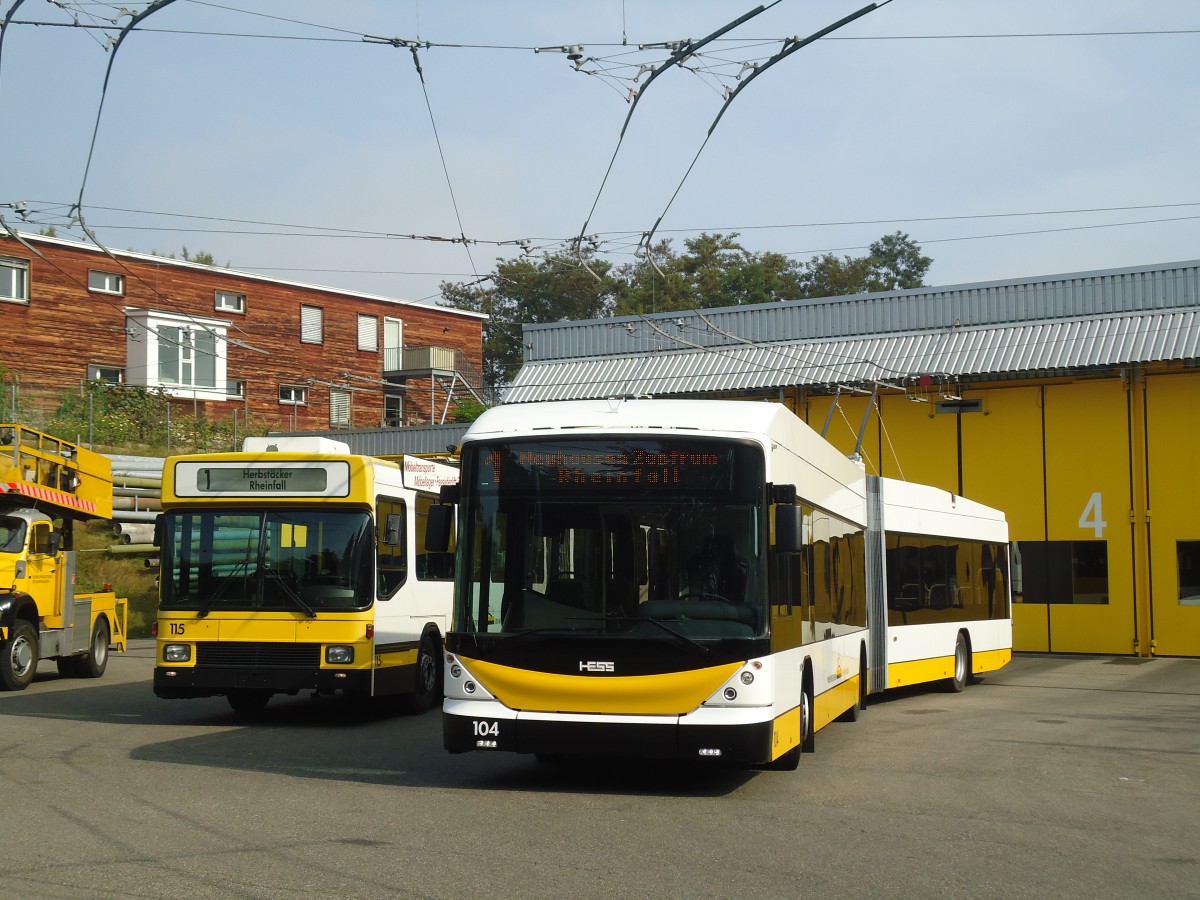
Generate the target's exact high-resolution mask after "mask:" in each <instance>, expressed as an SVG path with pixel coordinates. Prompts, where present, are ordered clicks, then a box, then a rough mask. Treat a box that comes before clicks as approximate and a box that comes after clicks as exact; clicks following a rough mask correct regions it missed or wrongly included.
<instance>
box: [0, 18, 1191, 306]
mask: <svg viewBox="0 0 1200 900" xmlns="http://www.w3.org/2000/svg"><path fill="white" fill-rule="evenodd" d="M13 3H14V0H0V11H2V13H8V11H9V10H10V9H11V8H12V6H13ZM124 6H125V7H126V8H128V9H131V10H135V11H141V10H143V9H145V8H146V4H145V3H134V2H129V0H126V2H125V3H124ZM861 6H862V3H861V0H781V2H778V3H775V4H774V5H770V6H769V8H768V9H766V10H765V11H764V12H762V13H761V14H759V15H757V16H755V17H753V18H750V19H749V20H748V21H746V22H745V23H743V24H741V25H739V26H738V27H736V28H733V29H732V30H730V31H729V32H728V33H726V34H725V35H724V36H723V38H721V39H720V40H717V41H714V42H712V43H710V44H708V45H707V46H705V47H703V48H702V49H701V50H700V51H699V52H698V53H697V54H696V55H694V56H692V57H689V58H688V59H686V60H684V61H683V63H682V64H681V65H680V66H674V67H670V68H667V69H664V70H663V71H662V72H661V73H660V74H659V75H658V76H657V77H656V78H655V79H654V81H653V83H651V84H650V85H649V86H648V87H647V86H646V84H647V80H648V78H649V77H650V73H651V72H652V71H653V70H654V67H656V66H660V65H661V64H662V63H663V62H664V61H665V60H667V59H668V57H669V56H670V54H671V52H672V51H671V50H670V49H668V48H666V47H665V45H667V44H669V43H670V42H675V41H681V40H686V39H693V40H697V41H698V40H700V39H702V38H705V37H707V36H708V35H710V34H712V33H713V32H714V31H716V30H718V29H720V28H722V27H724V26H726V25H727V24H729V23H731V22H733V21H734V20H736V19H738V18H739V17H741V16H743V15H746V14H748V13H750V12H751V11H752V10H753V9H754V5H753V3H751V2H744V3H738V2H726V0H656V2H651V0H528V2H526V0H489V2H482V0H479V2H475V0H461V2H460V0H441V2H432V0H424V2H418V0H338V2H333V0H287V2H284V0H224V2H220V3H216V2H213V3H208V2H199V0H175V2H173V3H170V4H169V5H167V6H165V7H162V8H161V9H159V10H158V11H156V12H154V13H153V14H151V15H149V16H147V17H145V18H144V19H143V20H142V21H141V22H140V24H139V28H141V29H142V30H140V31H134V32H132V33H130V34H129V35H128V36H127V37H126V38H125V39H124V40H123V41H122V43H121V44H120V46H119V49H118V50H117V52H116V53H115V55H114V54H113V51H112V50H111V49H108V50H106V49H105V45H106V38H107V36H110V35H111V36H114V37H115V36H116V35H117V34H118V33H119V28H118V27H114V26H112V25H111V22H109V23H106V22H105V19H109V20H111V19H113V18H115V17H116V16H117V13H118V11H119V10H120V9H121V7H122V4H120V3H118V4H115V5H110V4H105V3H97V2H67V0H59V2H55V3H51V2H49V0H25V2H24V3H23V5H21V6H20V7H19V8H18V9H17V10H16V13H15V14H14V15H13V23H12V24H11V25H10V26H9V28H8V29H7V31H6V33H5V36H4V43H3V46H2V55H0V114H2V116H3V122H4V130H3V133H4V137H3V140H2V141H0V154H2V157H0V158H2V159H3V165H2V166H0V215H2V216H3V217H4V219H5V221H6V222H8V223H9V224H11V225H13V226H15V227H17V228H19V229H21V230H24V231H37V230H39V229H40V228H42V227H45V226H48V225H53V226H54V227H55V228H56V229H57V233H58V235H59V236H60V237H79V238H83V239H86V238H85V235H84V233H83V231H82V230H81V229H80V228H79V227H77V226H72V225H71V219H70V213H71V208H72V205H73V204H75V203H76V202H77V201H79V200H80V199H82V204H81V207H80V208H81V209H82V213H83V219H84V221H85V222H86V223H87V225H88V226H89V227H90V228H91V229H92V230H93V232H94V233H95V235H96V237H97V238H98V239H99V240H100V241H101V242H102V243H103V244H105V245H106V246H108V247H110V248H114V249H134V250H140V251H147V252H149V251H154V252H159V253H163V254H168V253H174V254H175V255H177V256H179V255H180V254H181V250H182V248H183V247H185V246H186V247H187V248H188V249H189V251H191V252H196V251H199V250H204V251H208V252H211V253H212V254H213V255H214V256H215V257H216V261H217V262H218V263H219V264H226V263H228V264H230V265H231V266H232V267H233V268H235V269H239V270H243V271H252V272H261V273H264V274H267V275H271V276H276V277H280V278H285V279H289V280H295V281H302V282H306V283H312V284H325V285H331V286H335V287H339V288H345V289H350V290H358V291H365V292H369V293H374V294H382V295H385V296H389V297H395V298H400V299H407V300H420V299H424V298H431V299H433V298H436V296H437V294H438V285H439V284H440V283H441V282H442V281H467V280H471V279H473V278H474V277H475V276H476V275H486V274H487V273H489V272H490V271H492V269H493V268H494V266H495V262H496V259H497V258H498V257H505V258H508V257H511V256H514V255H517V254H520V253H522V252H524V251H523V250H522V247H521V246H520V245H521V244H522V243H523V244H524V245H525V247H527V248H528V249H529V251H530V252H532V253H535V254H537V253H540V252H542V251H545V250H561V249H564V248H565V247H567V246H569V245H570V242H571V240H572V238H574V237H575V236H577V235H579V234H580V233H581V232H583V231H584V230H585V229H584V225H585V222H586V223H587V227H586V233H587V234H588V235H595V236H596V239H597V240H598V242H599V248H600V252H601V253H602V254H605V255H606V256H607V257H608V258H609V259H611V260H612V261H613V262H614V263H616V264H620V263H622V262H627V261H629V260H631V259H632V258H633V254H634V252H635V250H636V247H637V244H638V241H639V237H640V236H641V235H642V234H643V233H645V232H647V231H649V230H650V229H651V228H652V227H653V226H654V225H655V222H656V221H657V220H658V219H659V217H660V216H661V217H662V221H661V224H659V226H658V230H657V232H656V237H667V238H671V239H672V240H673V242H674V244H675V246H676V247H677V248H678V249H682V247H683V241H684V240H685V239H686V238H688V237H691V236H694V235H696V234H698V233H700V232H701V231H709V232H714V231H719V232H722V233H729V232H733V231H736V232H739V233H740V235H741V241H742V242H743V244H744V245H745V246H746V247H748V248H749V249H752V250H774V251H779V252H783V253H788V254H793V255H795V256H796V257H797V258H798V259H802V260H803V259H808V258H809V257H811V256H812V255H814V254H818V253H822V252H825V251H834V252H837V253H839V254H841V253H845V254H850V255H861V254H863V253H865V252H866V246H867V245H868V244H870V243H871V241H873V240H875V239H877V238H879V237H880V236H881V235H883V234H887V233H890V232H893V231H896V230H902V231H905V232H907V233H908V234H909V235H910V236H911V237H912V238H914V239H915V240H916V241H918V242H919V243H920V244H921V245H922V247H923V248H924V250H925V252H926V253H927V255H929V256H931V257H933V260H934V264H933V266H932V268H931V269H930V271H929V274H928V276H927V279H926V280H927V282H928V283H930V284H935V285H948V284H960V283H964V282H972V281H984V280H990V279H999V278H1019V277H1024V276H1032V275H1047V274H1054V273H1062V272H1077V271H1089V270H1093V269H1103V268H1110V267H1116V266H1136V265H1143V264H1146V265H1149V264H1156V263H1163V262H1169V261H1177V260H1192V259H1196V258H1198V257H1200V177H1198V174H1197V160H1198V159H1200V66H1198V65H1197V63H1196V60H1197V59H1200V3H1197V2H1195V0H1142V2H1135V0H1053V2H1047V0H892V2H890V3H887V4H886V5H883V6H881V7H880V8H879V9H877V10H875V11H873V12H870V13H868V14H867V15H866V16H864V17H862V18H860V19H859V20H857V21H855V22H853V23H851V24H849V25H847V26H846V27H844V28H842V29H841V30H839V31H837V32H835V33H833V34H832V35H830V36H829V37H827V38H824V39H822V40H820V41H817V42H815V43H813V44H811V45H809V46H806V47H803V48H801V49H799V50H798V51H796V52H794V53H791V54H790V55H788V56H786V57H785V58H782V59H780V60H779V61H778V62H776V63H775V64H774V65H772V66H771V67H770V68H765V69H760V70H759V74H758V75H757V76H756V77H755V78H754V79H753V81H751V82H749V83H748V84H746V86H745V88H744V89H743V90H741V91H740V92H739V93H738V94H737V96H736V97H735V98H734V99H733V101H732V102H730V103H729V105H728V107H727V109H726V110H725V113H724V115H723V117H722V118H721V119H720V122H719V124H718V125H717V126H716V128H715V129H714V130H712V132H711V136H710V135H709V129H710V126H711V125H712V123H713V121H714V119H715V118H716V117H717V115H718V113H719V112H720V110H721V108H722V104H723V103H724V102H725V97H726V96H727V92H728V91H729V90H732V89H736V88H737V87H738V85H739V84H742V83H744V82H745V79H746V78H747V77H748V76H749V74H750V73H751V72H753V71H754V69H752V68H751V66H752V65H754V64H759V65H761V64H763V63H765V62H766V61H767V60H769V59H770V58H771V57H772V56H773V55H774V54H777V53H779V52H780V50H781V49H784V47H785V45H784V44H783V43H782V42H783V41H784V40H785V39H787V38H791V37H799V38H803V37H806V36H808V35H810V34H812V33H814V32H816V31H818V30H820V29H822V28H824V27H825V26H827V25H830V24H832V23H833V22H836V21H837V20H839V19H841V18H842V17H844V16H846V15H849V14H850V13H852V12H854V11H856V10H857V9H859V8H861ZM32 21H36V22H44V23H55V25H54V26H53V27H52V26H50V25H40V26H35V25H31V24H22V23H24V22H32ZM118 21H119V23H120V25H125V24H127V23H128V22H129V21H130V19H129V17H128V16H125V17H124V18H120V19H119V20H118ZM105 24H108V27H107V30H104V29H99V28H86V27H83V26H86V25H105ZM382 38H387V39H397V40H396V41H394V42H389V41H385V40H380V39H382ZM414 41H419V42H421V44H420V47H419V49H418V50H417V58H418V60H419V62H420V66H421V69H422V71H423V76H424V81H423V83H422V79H421V77H420V76H419V75H418V71H417V68H416V66H415V65H414V56H413V52H412V50H411V49H410V47H409V46H408V45H406V43H405V42H414ZM426 44H428V46H427V45H426ZM646 45H654V46H646ZM572 46H578V47H579V48H580V49H579V50H578V51H577V52H578V54H579V57H580V58H579V60H578V61H572V60H571V59H569V58H568V55H567V53H565V52H563V50H562V49H561V48H563V47H572ZM639 47H642V49H639ZM534 48H542V49H541V50H540V51H538V52H535V49H534ZM110 58H111V59H112V69H111V77H110V79H109V82H108V88H107V91H106V92H105V93H104V94H103V105H102V107H101V101H102V86H103V83H104V75H105V69H106V67H107V66H108V64H109V60H110ZM640 66H645V68H644V69H642V70H641V74H640V76H639V75H638V73H639V67H640ZM739 73H740V74H741V79H742V80H741V81H739V80H738V75H739ZM635 76H638V78H637V81H636V82H635V81H634V80H633V79H634V77H635ZM634 88H637V89H640V90H642V91H643V93H642V95H641V97H640V99H639V100H638V102H637V105H636V107H635V108H634V111H633V114H632V117H631V118H630V119H629V124H628V128H627V130H626V132H625V136H624V139H623V141H621V143H620V145H619V147H618V140H619V139H620V135H621V129H622V126H623V124H624V122H625V119H626V116H627V115H629V110H630V103H629V95H630V91H631V89H634ZM101 108H102V112H101V114H100V117H99V126H98V128H96V121H97V111H98V110H101ZM93 130H95V131H96V136H95V145H94V150H93V151H92V156H91V162H90V167H89V166H88V156H89V148H90V147H92V138H93ZM706 137H708V142H707V145H705V143H704V142H705V138H706ZM702 147H703V152H700V153H699V156H698V157H697V153H698V151H700V150H701V148H702ZM614 152H615V158H614ZM693 160H695V165H694V167H692V168H691V170H690V172H689V166H692V163H693ZM610 161H612V168H611V172H610V174H609V175H608V177H607V181H605V172H606V170H608V168H609V163H610ZM85 169H86V173H87V174H86V178H85ZM602 185H603V188H602ZM677 191H678V193H676V192H677ZM673 196H674V199H673V200H672V197H673ZM19 202H24V204H25V207H24V208H25V216H26V218H25V219H24V220H22V219H21V217H20V216H19V215H18V214H17V208H16V207H17V205H18V203H19ZM593 204H595V209H594V212H593ZM664 213H665V215H664ZM1129 223H1132V224H1129ZM413 235H416V236H425V237H433V238H441V239H453V238H460V237H461V236H463V235H465V236H466V237H467V238H468V239H469V243H467V244H466V245H465V246H464V244H463V243H462V242H461V241H460V242H450V241H449V240H414V239H412V238H411V236H413Z"/></svg>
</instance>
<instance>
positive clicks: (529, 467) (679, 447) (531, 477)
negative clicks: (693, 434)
mask: <svg viewBox="0 0 1200 900" xmlns="http://www.w3.org/2000/svg"><path fill="white" fill-rule="evenodd" d="M479 454H480V455H479V457H478V460H479V465H478V468H477V469H476V479H477V483H478V484H479V485H480V486H481V487H483V486H488V487H500V488H502V489H521V488H522V487H525V488H531V487H533V486H534V485H537V486H538V487H539V488H540V489H542V490H545V489H550V488H554V489H556V490H562V491H573V490H592V491H594V490H599V491H602V492H603V491H606V490H608V489H610V488H625V489H627V488H634V489H639V488H640V489H643V490H650V491H655V490H662V491H672V492H673V491H677V490H713V489H719V488H721V487H722V486H724V487H725V488H726V489H728V486H729V485H730V482H731V479H733V478H734V477H735V473H737V472H738V471H739V469H740V468H744V467H745V466H747V465H751V466H754V464H753V463H750V460H751V459H753V458H754V456H755V454H754V453H753V452H752V451H751V450H750V448H748V447H746V446H741V445H737V444H733V443H728V444H719V445H714V444H713V443H712V442H711V441H710V442H699V441H686V440H630V441H621V442H603V443H601V442H588V441H572V442H571V443H570V444H569V445H566V444H565V443H564V444H554V443H549V442H547V443H541V442H538V443H534V442H529V443H525V442H521V443H513V444H507V445H503V446H496V445H492V446H489V447H487V448H480V450H479ZM755 468H757V467H755Z"/></svg>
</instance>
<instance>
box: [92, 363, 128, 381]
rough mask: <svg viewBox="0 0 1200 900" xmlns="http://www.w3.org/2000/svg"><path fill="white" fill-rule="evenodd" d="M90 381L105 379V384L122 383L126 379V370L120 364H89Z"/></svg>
mask: <svg viewBox="0 0 1200 900" xmlns="http://www.w3.org/2000/svg"><path fill="white" fill-rule="evenodd" d="M88 381H103V382H104V383H105V384H121V383H122V382H124V381H125V370H124V369H122V368H121V367H120V366H101V365H91V366H88Z"/></svg>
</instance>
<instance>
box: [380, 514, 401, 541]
mask: <svg viewBox="0 0 1200 900" xmlns="http://www.w3.org/2000/svg"><path fill="white" fill-rule="evenodd" d="M403 529H404V517H403V516H402V515H400V514H399V513H389V514H388V517H387V518H386V519H385V520H384V524H383V543H384V544H386V545H387V546H389V547H399V546H400V544H401V542H402V539H401V538H402V534H403Z"/></svg>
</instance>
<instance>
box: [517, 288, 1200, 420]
mask: <svg viewBox="0 0 1200 900" xmlns="http://www.w3.org/2000/svg"><path fill="white" fill-rule="evenodd" d="M1193 296H1194V295H1193ZM1193 305H1194V307H1195V308H1193V309H1186V310H1174V311H1169V312H1143V313H1126V314H1122V315H1109V316H1105V317H1102V318H1093V317H1088V318H1072V319H1062V320H1057V321H1054V320H1040V321H1034V322H1027V323H1025V324H1020V325H1007V326H1000V327H996V326H987V327H974V328H969V327H964V326H962V325H961V324H959V325H952V326H951V327H949V328H941V329H938V330H931V331H922V332H915V333H914V332H910V333H907V334H885V335H872V336H863V337H847V338H844V339H835V340H810V341H791V342H775V343H747V342H744V341H743V342H741V343H739V344H737V345H735V346H724V347H703V346H696V345H695V344H693V345H691V346H681V347H680V349H675V350H671V351H658V352H649V353H636V354H631V355H625V356H611V357H603V356H601V357H595V356H593V357H587V358H576V359H561V360H548V361H545V362H532V363H526V364H525V365H524V366H523V367H522V368H521V370H520V372H519V373H518V374H517V378H516V380H515V381H514V383H513V386H512V387H511V388H510V390H509V391H508V393H507V394H506V395H505V398H504V399H505V402H506V403H525V402H531V401H537V400H565V399H582V398H596V397H608V396H613V395H626V396H629V395H632V396H637V395H646V394H649V395H654V396H663V395H668V394H696V393H714V392H721V391H740V390H758V389H764V388H778V387H786V386H793V385H796V386H804V387H817V386H824V385H834V384H855V383H857V384H862V383H870V382H876V381H884V382H893V383H903V382H906V381H910V380H912V379H915V378H918V377H919V376H922V375H930V376H935V377H937V376H943V377H953V378H961V377H972V376H987V375H997V374H1011V373H1029V372H1042V371H1048V370H1061V369H1086V368H1094V367H1104V366H1118V365H1125V364H1129V363H1148V362H1158V361H1164V360H1182V359H1196V358H1198V357H1200V304H1196V303H1195V302H1194V304H1193Z"/></svg>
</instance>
